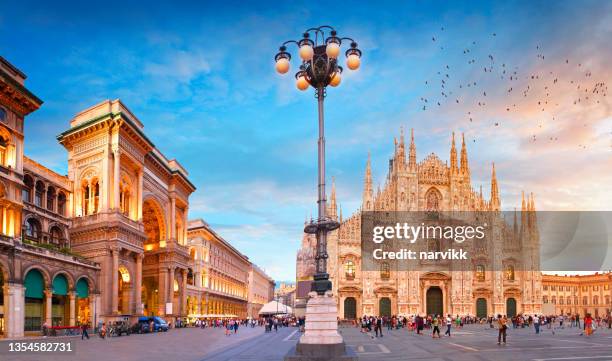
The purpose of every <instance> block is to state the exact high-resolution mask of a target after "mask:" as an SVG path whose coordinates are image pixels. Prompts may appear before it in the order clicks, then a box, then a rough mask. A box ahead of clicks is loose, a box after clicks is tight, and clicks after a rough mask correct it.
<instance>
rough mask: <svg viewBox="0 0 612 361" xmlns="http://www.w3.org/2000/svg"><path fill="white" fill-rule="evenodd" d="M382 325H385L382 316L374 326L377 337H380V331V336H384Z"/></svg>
mask: <svg viewBox="0 0 612 361" xmlns="http://www.w3.org/2000/svg"><path fill="white" fill-rule="evenodd" d="M382 325H383V319H382V317H377V318H376V325H375V326H374V331H375V332H376V337H378V334H379V333H380V337H383V332H382ZM376 330H378V331H376Z"/></svg>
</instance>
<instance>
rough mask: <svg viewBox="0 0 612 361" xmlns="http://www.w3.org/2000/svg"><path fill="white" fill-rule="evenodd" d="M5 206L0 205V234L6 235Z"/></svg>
mask: <svg viewBox="0 0 612 361" xmlns="http://www.w3.org/2000/svg"><path fill="white" fill-rule="evenodd" d="M6 225H7V219H6V207H2V234H4V235H7V227H6Z"/></svg>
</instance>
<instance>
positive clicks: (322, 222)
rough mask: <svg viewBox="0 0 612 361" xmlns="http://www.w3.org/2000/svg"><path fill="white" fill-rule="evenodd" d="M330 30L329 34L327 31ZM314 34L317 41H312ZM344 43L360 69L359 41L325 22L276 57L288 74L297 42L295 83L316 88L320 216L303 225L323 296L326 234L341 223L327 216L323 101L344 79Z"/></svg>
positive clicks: (279, 67) (349, 58)
mask: <svg viewBox="0 0 612 361" xmlns="http://www.w3.org/2000/svg"><path fill="white" fill-rule="evenodd" d="M326 31H329V36H328V37H326V36H325V32H326ZM313 35H314V40H313ZM343 42H350V43H349V48H348V49H347V50H346V52H345V55H346V66H347V67H348V68H349V69H351V70H357V69H358V68H359V65H360V63H361V50H359V49H358V48H357V43H356V42H355V41H354V40H353V39H351V38H346V37H343V38H340V37H338V33H337V32H336V30H335V29H334V28H332V27H331V26H327V25H323V26H320V27H318V28H310V29H308V30H306V31H305V32H304V34H303V36H302V39H301V40H299V41H295V40H289V41H286V42H284V43H283V45H281V47H280V48H279V52H278V54H276V56H275V57H274V60H275V61H276V71H278V72H279V73H280V74H286V73H287V72H288V71H289V68H290V60H291V54H289V53H288V52H287V45H288V44H295V45H297V47H298V49H299V50H298V53H299V56H300V58H301V60H302V61H301V64H300V67H299V70H298V72H297V73H295V79H296V86H297V88H298V89H299V90H302V91H304V90H307V89H308V87H309V86H311V87H313V88H314V89H315V95H316V97H317V101H318V104H319V142H318V144H319V152H318V153H319V155H318V162H319V189H318V202H317V203H318V208H319V212H318V213H319V215H318V219H316V220H311V221H310V223H309V224H307V225H306V227H305V228H304V232H306V233H309V234H316V235H317V252H316V256H315V261H316V273H315V275H314V283H313V287H312V290H313V291H316V292H317V294H319V295H323V294H324V293H325V291H327V290H331V282H330V281H329V274H327V257H328V256H327V233H328V232H330V231H333V230H334V229H337V228H338V227H339V226H340V224H339V223H338V222H336V221H335V220H334V219H331V218H329V217H327V215H326V214H325V210H326V199H325V198H326V197H325V137H324V121H323V100H324V99H325V95H326V89H327V86H328V85H329V86H332V87H336V86H338V85H340V82H341V80H342V67H341V66H340V65H338V57H339V55H340V50H341V47H342V44H343Z"/></svg>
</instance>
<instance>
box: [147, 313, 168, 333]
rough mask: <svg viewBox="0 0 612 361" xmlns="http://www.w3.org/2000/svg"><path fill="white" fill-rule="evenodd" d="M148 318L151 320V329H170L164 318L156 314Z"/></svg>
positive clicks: (157, 330)
mask: <svg viewBox="0 0 612 361" xmlns="http://www.w3.org/2000/svg"><path fill="white" fill-rule="evenodd" d="M149 319H150V320H153V331H155V332H159V331H164V332H166V331H168V330H169V329H170V327H169V326H168V322H166V320H164V319H163V318H161V317H158V316H153V317H149Z"/></svg>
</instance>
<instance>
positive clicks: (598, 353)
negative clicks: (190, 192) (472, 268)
mask: <svg viewBox="0 0 612 361" xmlns="http://www.w3.org/2000/svg"><path fill="white" fill-rule="evenodd" d="M340 331H341V333H342V335H343V337H344V339H345V342H346V343H347V345H348V347H351V348H352V349H353V350H355V352H356V353H357V355H358V356H359V359H360V360H362V361H370V360H390V361H394V360H429V361H439V360H449V361H450V360H453V361H461V360H479V361H482V360H493V361H506V360H512V361H519V360H529V361H571V360H578V361H605V360H612V330H609V329H603V328H602V329H598V330H597V331H596V332H595V334H594V335H593V336H590V337H586V336H580V330H578V329H576V328H565V329H557V330H556V332H555V334H554V335H553V333H552V330H549V329H547V328H544V329H543V330H542V334H540V335H536V334H535V332H534V330H533V328H531V329H529V328H526V329H516V330H515V329H512V328H510V329H509V330H508V343H507V345H505V346H504V345H500V346H498V345H497V330H495V329H489V328H488V326H481V325H469V326H466V327H464V328H462V329H455V328H453V337H442V338H441V339H432V338H431V335H430V333H428V332H427V330H426V335H424V336H418V335H416V334H414V333H413V332H409V331H407V330H405V329H400V330H393V331H387V330H386V329H384V337H382V338H376V337H372V335H370V334H363V333H361V332H359V329H357V328H352V327H351V328H341V329H340ZM442 332H444V329H443V330H442ZM299 336H300V333H299V332H298V331H297V329H295V328H284V329H279V331H278V333H274V332H273V333H264V330H263V328H259V327H258V328H254V329H251V328H244V327H243V328H241V329H240V330H239V331H238V334H236V335H231V336H225V335H224V332H223V330H222V329H204V330H202V329H195V328H188V329H174V330H171V331H170V332H167V333H161V334H152V335H131V336H129V337H126V336H122V337H116V338H112V339H110V340H108V339H107V340H102V339H100V338H98V337H97V336H96V337H92V339H91V340H89V341H87V340H85V341H81V339H80V337H79V338H70V340H72V341H74V342H75V349H76V351H75V353H74V354H64V355H61V354H40V353H38V354H19V355H10V354H9V355H6V354H3V355H0V359H1V360H2V361H4V360H7V361H12V360H19V361H30V360H32V361H46V360H49V361H56V360H58V361H59V360H62V361H64V360H68V361H70V360H87V361H97V360H105V361H106V360H109V361H124V360H125V361H127V360H130V361H131V360H134V361H140V360H142V361H157V360H160V361H175V360H185V361H192V360H193V361H249V360H250V361H255V360H262V361H264V360H265V361H280V360H282V359H283V356H284V355H285V354H286V353H287V351H288V350H289V349H290V348H291V347H292V346H293V345H295V343H296V342H297V340H298V338H299ZM32 340H33V339H32ZM38 340H40V339H38ZM45 340H53V341H60V340H65V338H53V339H49V338H47V339H45ZM2 342H8V341H2Z"/></svg>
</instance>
